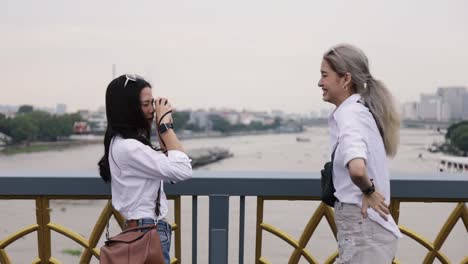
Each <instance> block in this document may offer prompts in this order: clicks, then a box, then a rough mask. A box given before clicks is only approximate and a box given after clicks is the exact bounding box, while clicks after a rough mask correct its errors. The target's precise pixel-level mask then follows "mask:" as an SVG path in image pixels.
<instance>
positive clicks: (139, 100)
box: [98, 74, 192, 263]
mask: <svg viewBox="0 0 468 264" xmlns="http://www.w3.org/2000/svg"><path fill="white" fill-rule="evenodd" d="M171 112H172V108H171V104H170V103H169V102H168V100H167V99H166V98H156V99H153V95H152V89H151V85H150V84H149V83H148V82H147V81H145V80H144V79H143V78H141V77H139V76H137V75H128V74H127V75H122V76H120V77H118V78H116V79H114V80H112V81H111V82H110V84H109V86H108V87H107V91H106V115H107V122H108V125H107V130H106V135H105V138H104V150H105V154H104V156H103V157H102V159H101V160H100V161H99V163H98V165H99V171H100V175H101V177H102V178H103V180H104V181H106V182H110V183H111V189H112V206H113V207H114V208H115V209H116V210H117V211H118V212H120V214H122V216H123V217H124V218H125V219H126V226H127V227H136V226H145V225H151V224H157V230H158V233H159V236H160V239H161V245H162V249H163V255H164V260H165V262H166V263H170V255H169V250H170V245H171V226H170V225H169V224H168V222H167V221H166V216H167V213H168V203H167V199H166V195H165V193H164V184H163V183H164V182H177V181H183V180H187V179H190V178H191V177H192V166H191V163H190V162H191V161H190V159H189V157H188V156H187V155H186V154H185V153H184V149H183V147H182V144H181V143H180V141H179V140H178V138H177V136H176V134H175V133H174V131H173V129H172V121H173V120H172V115H171ZM153 122H156V128H157V130H158V134H159V140H160V142H161V143H162V144H161V148H160V149H156V148H155V147H153V145H152V144H151V140H150V135H151V125H152V123H153Z"/></svg>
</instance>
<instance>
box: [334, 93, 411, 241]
mask: <svg viewBox="0 0 468 264" xmlns="http://www.w3.org/2000/svg"><path fill="white" fill-rule="evenodd" d="M360 99H361V95H359V94H353V95H352V96H350V97H348V98H347V99H346V100H345V101H344V102H343V103H341V105H340V106H339V107H338V108H336V109H335V111H333V113H332V114H331V115H330V117H329V120H328V123H329V128H330V148H331V150H332V151H333V149H334V148H335V146H336V144H337V143H338V146H337V147H336V152H335V159H334V162H333V184H334V186H335V189H336V192H335V196H336V198H338V200H339V201H340V202H343V203H351V204H356V205H358V206H359V207H362V196H363V193H362V191H361V190H360V189H359V187H357V186H356V185H355V184H354V183H353V182H352V180H351V176H350V175H349V171H348V163H349V162H350V161H351V160H353V159H356V158H361V159H364V160H365V162H366V170H367V176H368V177H369V178H370V179H373V182H374V185H375V187H376V189H377V190H378V191H379V192H380V193H382V194H383V196H384V197H385V202H386V203H387V204H388V203H389V202H390V177H389V172H388V165H387V155H386V152H385V147H384V142H383V139H382V137H381V135H380V133H379V129H378V127H377V124H376V122H375V120H374V118H373V116H372V114H371V113H370V111H369V109H368V108H367V107H365V106H364V105H363V104H361V103H360V102H358V101H359V100H360ZM367 213H368V216H369V218H370V219H371V220H373V221H375V222H377V223H379V224H380V225H382V226H383V227H384V228H386V229H387V230H389V231H391V232H392V233H393V234H394V235H395V236H397V237H401V236H402V235H401V233H400V230H399V229H398V226H397V225H396V223H395V221H394V220H393V218H392V217H391V216H390V215H389V216H388V220H387V221H385V220H384V219H382V218H381V217H380V215H379V214H378V213H377V212H376V211H374V210H373V209H372V208H369V209H368V210H367Z"/></svg>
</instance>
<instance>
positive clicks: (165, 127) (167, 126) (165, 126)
mask: <svg viewBox="0 0 468 264" xmlns="http://www.w3.org/2000/svg"><path fill="white" fill-rule="evenodd" d="M171 128H173V125H172V124H166V123H163V124H161V125H160V126H159V128H158V130H159V133H160V134H163V133H164V132H166V131H167V130H169V129H171Z"/></svg>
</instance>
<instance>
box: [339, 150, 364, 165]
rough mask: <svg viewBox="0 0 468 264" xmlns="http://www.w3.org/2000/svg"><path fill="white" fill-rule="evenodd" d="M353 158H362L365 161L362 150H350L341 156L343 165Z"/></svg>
mask: <svg viewBox="0 0 468 264" xmlns="http://www.w3.org/2000/svg"><path fill="white" fill-rule="evenodd" d="M353 159H363V160H364V161H367V155H366V153H365V152H363V151H352V150H350V151H348V152H347V153H345V154H344V158H343V162H344V166H345V167H348V163H349V162H350V161H352V160H353Z"/></svg>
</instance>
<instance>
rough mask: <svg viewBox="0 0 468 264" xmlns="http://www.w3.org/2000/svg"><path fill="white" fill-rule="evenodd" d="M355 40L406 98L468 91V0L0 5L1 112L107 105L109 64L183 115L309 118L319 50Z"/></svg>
mask: <svg viewBox="0 0 468 264" xmlns="http://www.w3.org/2000/svg"><path fill="white" fill-rule="evenodd" d="M342 42H347V43H351V44H355V45H357V46H359V47H360V48H362V49H363V50H364V52H365V53H366V54H367V55H368V57H369V60H370V63H371V72H372V73H373V75H374V76H375V77H376V78H378V79H381V80H383V81H384V82H385V83H386V84H387V86H388V87H389V88H390V90H391V91H392V92H393V93H394V94H395V96H396V98H397V99H398V100H399V101H400V102H406V101H413V100H418V98H419V94H420V93H433V92H435V90H436V89H437V87H439V86H452V85H463V86H467V85H468V1H464V0H453V1H452V0H450V1H442V0H440V1H427V0H425V1H423V0H420V1H416V0H412V1H408V0H392V1H376V0H369V1H311V0H304V1H294V0H283V1H274V0H232V1H220V0H190V1H167V0H165V1H152V0H151V1H150V0H149V1H115V0H114V1H87V0H86V1H85V0H80V1H63V0H61V1H58V0H57V1H49V0H45V1H32V0H29V1H13V0H3V1H1V3H0V77H1V78H0V81H1V82H0V91H1V95H0V104H3V105H5V104H6V105H19V104H34V105H38V106H55V105H56V104H57V103H65V104H67V106H68V110H69V111H75V110H77V109H83V108H86V109H91V110H93V109H97V108H98V107H99V106H103V105H104V94H105V89H106V87H107V84H108V83H109V82H110V81H111V79H112V64H115V65H116V67H117V73H118V74H123V73H126V72H132V73H138V74H140V75H142V76H145V77H146V78H147V79H149V80H150V81H151V82H152V84H153V86H154V88H155V89H154V92H153V93H154V95H155V96H157V95H163V96H166V97H169V98H170V99H171V100H172V104H173V105H174V106H176V107H177V108H182V109H185V108H192V109H196V108H208V107H230V108H235V109H239V110H240V109H242V108H248V109H252V110H270V109H282V110H285V111H287V112H309V111H317V110H319V109H322V108H326V107H327V104H326V103H324V102H322V100H321V91H320V89H319V88H318V87H317V82H318V80H319V78H320V72H319V69H320V62H321V57H322V55H323V53H324V52H325V51H326V50H327V49H328V48H329V47H331V46H332V45H334V44H337V43H342Z"/></svg>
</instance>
